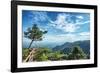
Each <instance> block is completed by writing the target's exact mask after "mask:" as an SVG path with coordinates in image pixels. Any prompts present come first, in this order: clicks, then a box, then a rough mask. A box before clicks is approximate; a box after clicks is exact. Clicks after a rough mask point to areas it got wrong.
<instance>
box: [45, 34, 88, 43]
mask: <svg viewBox="0 0 100 73" xmlns="http://www.w3.org/2000/svg"><path fill="white" fill-rule="evenodd" d="M85 33H86V32H83V33H77V34H75V33H74V34H71V33H68V34H60V35H46V36H44V37H45V38H44V39H43V41H44V42H53V43H59V42H75V41H80V40H89V39H90V35H89V33H88V32H87V33H86V35H83V34H85Z"/></svg>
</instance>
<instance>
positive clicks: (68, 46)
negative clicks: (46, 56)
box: [52, 40, 90, 54]
mask: <svg viewBox="0 0 100 73" xmlns="http://www.w3.org/2000/svg"><path fill="white" fill-rule="evenodd" d="M74 46H80V48H82V49H83V51H84V52H85V53H86V54H90V40H84V41H76V42H66V43H64V44H63V45H60V46H56V47H54V48H53V49H52V50H53V51H58V50H59V51H62V52H63V53H69V52H70V51H71V48H73V47H74Z"/></svg>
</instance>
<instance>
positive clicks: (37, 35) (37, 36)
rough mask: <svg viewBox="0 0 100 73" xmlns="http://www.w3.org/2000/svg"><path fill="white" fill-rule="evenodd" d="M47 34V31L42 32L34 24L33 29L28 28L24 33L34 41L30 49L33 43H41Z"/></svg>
mask: <svg viewBox="0 0 100 73" xmlns="http://www.w3.org/2000/svg"><path fill="white" fill-rule="evenodd" d="M46 33H47V31H41V30H40V29H39V27H38V26H37V24H34V25H33V26H32V27H31V28H28V29H27V31H26V32H24V35H25V37H26V38H29V39H31V40H32V41H31V43H30V45H29V47H28V48H30V47H31V44H32V43H33V41H41V40H42V36H43V34H46Z"/></svg>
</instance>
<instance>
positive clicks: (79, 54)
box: [68, 46, 87, 60]
mask: <svg viewBox="0 0 100 73" xmlns="http://www.w3.org/2000/svg"><path fill="white" fill-rule="evenodd" d="M86 58H87V56H86V54H85V53H84V51H83V50H82V49H81V48H80V47H79V46H75V47H74V48H73V49H72V52H71V53H69V55H68V59H69V60H74V59H86Z"/></svg>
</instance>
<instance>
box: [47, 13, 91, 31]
mask: <svg viewBox="0 0 100 73" xmlns="http://www.w3.org/2000/svg"><path fill="white" fill-rule="evenodd" d="M71 17H72V16H71V15H70V14H65V13H60V14H58V15H57V18H56V20H55V21H50V23H49V24H48V25H50V26H52V27H55V28H56V29H60V30H61V31H64V32H76V31H77V30H78V29H80V28H81V25H83V24H85V23H89V21H85V22H83V21H82V19H83V16H76V17H75V16H74V17H75V22H73V20H74V19H73V20H72V19H71Z"/></svg>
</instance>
